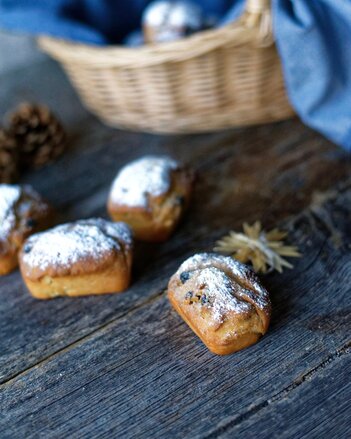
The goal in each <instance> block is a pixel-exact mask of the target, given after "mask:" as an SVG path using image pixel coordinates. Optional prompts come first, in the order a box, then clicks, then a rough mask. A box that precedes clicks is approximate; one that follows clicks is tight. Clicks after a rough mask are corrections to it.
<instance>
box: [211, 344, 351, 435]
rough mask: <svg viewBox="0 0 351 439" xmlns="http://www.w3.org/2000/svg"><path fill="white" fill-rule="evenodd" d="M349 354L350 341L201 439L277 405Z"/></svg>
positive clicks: (223, 431) (230, 427) (219, 432)
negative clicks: (270, 395) (268, 396)
mask: <svg viewBox="0 0 351 439" xmlns="http://www.w3.org/2000/svg"><path fill="white" fill-rule="evenodd" d="M350 353H351V340H350V341H348V342H347V343H345V344H344V345H343V346H342V347H341V348H339V349H337V350H336V351H334V352H333V353H331V354H330V355H328V357H327V358H325V359H324V360H323V361H322V362H321V363H319V364H318V365H317V366H315V367H314V368H312V369H310V370H309V371H308V372H306V373H304V374H303V375H301V376H300V377H299V378H297V379H296V380H294V381H293V382H292V383H291V384H290V385H289V386H287V387H285V388H284V389H282V390H280V391H279V392H277V393H276V394H275V395H273V396H272V397H271V398H268V399H266V400H264V401H262V402H260V403H258V404H255V405H254V406H251V407H249V408H247V410H245V411H243V412H242V413H240V414H239V415H237V416H235V417H234V418H233V419H232V420H231V421H229V422H227V423H226V424H225V425H222V426H221V427H219V428H217V429H215V430H213V431H212V432H211V433H209V434H208V435H206V436H203V437H202V439H215V438H218V437H219V436H220V435H221V434H224V433H226V432H227V431H228V430H230V429H232V428H234V427H236V426H238V425H240V424H241V423H242V422H244V421H246V420H248V419H249V418H251V417H253V416H255V415H256V414H257V413H259V412H260V411H261V410H263V409H265V408H266V407H268V406H269V405H271V404H274V403H277V402H279V401H281V400H282V399H284V398H286V397H287V396H288V395H289V394H290V393H291V392H293V391H294V390H295V389H297V388H298V387H300V386H301V385H302V384H303V383H305V382H306V381H309V380H311V379H313V378H314V377H315V376H316V375H318V374H319V373H320V372H321V371H323V370H324V369H325V368H327V367H328V366H330V365H331V364H332V363H333V362H334V361H336V360H337V359H338V358H340V357H342V356H344V355H348V354H350Z"/></svg>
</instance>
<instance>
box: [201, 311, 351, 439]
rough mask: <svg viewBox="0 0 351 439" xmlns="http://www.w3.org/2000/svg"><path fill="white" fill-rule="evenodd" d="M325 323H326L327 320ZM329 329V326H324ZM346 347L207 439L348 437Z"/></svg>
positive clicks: (350, 387) (350, 395)
mask: <svg viewBox="0 0 351 439" xmlns="http://www.w3.org/2000/svg"><path fill="white" fill-rule="evenodd" d="M328 320H329V319H328ZM326 325H327V326H329V322H328V321H327V322H326ZM350 353H351V350H350V346H347V347H345V348H344V349H342V350H341V351H339V352H337V354H335V357H336V358H334V357H333V356H331V358H328V359H327V360H325V361H324V362H323V363H322V364H321V365H320V366H319V367H317V368H316V369H314V370H312V371H310V372H309V373H308V374H307V375H306V376H304V377H303V379H301V378H300V379H299V381H297V382H296V383H294V384H293V385H290V386H289V387H288V388H287V389H284V390H283V391H281V392H279V393H278V394H277V395H275V396H274V398H270V399H269V400H268V401H266V403H265V404H264V407H262V406H260V407H255V408H254V409H253V408H251V410H250V412H248V413H246V417H245V419H243V417H242V418H241V419H238V417H237V418H236V419H235V418H234V419H232V420H231V422H229V421H228V424H227V425H226V426H222V427H220V428H217V429H215V430H214V431H213V432H212V433H210V434H208V435H207V436H206V439H210V438H212V437H213V438H232V437H235V438H240V437H243V438H244V437H245V438H247V437H253V436H254V435H256V434H257V431H258V429H259V431H260V437H261V438H263V439H264V438H267V439H268V438H272V439H275V438H277V439H278V438H279V439H280V438H294V439H295V438H302V437H308V438H309V439H322V438H335V439H337V438H340V439H341V438H346V437H350V436H351V423H350V410H351V407H350V406H351V403H350V401H351V383H350V379H349V377H350V372H351V359H350Z"/></svg>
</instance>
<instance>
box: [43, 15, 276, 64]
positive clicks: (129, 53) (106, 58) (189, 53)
mask: <svg viewBox="0 0 351 439" xmlns="http://www.w3.org/2000/svg"><path fill="white" fill-rule="evenodd" d="M246 18H247V13H245V12H244V14H243V15H242V16H241V17H240V18H239V19H238V20H236V21H235V22H233V23H229V24H227V25H225V26H223V27H220V28H214V29H208V30H205V31H202V32H198V33H197V34H194V35H191V36H189V37H187V38H184V39H180V40H177V41H171V42H166V43H159V44H152V45H151V44H150V45H143V46H140V47H126V46H122V45H111V46H98V45H93V44H86V43H80V42H75V41H70V40H65V39H61V38H56V37H51V36H46V35H45V36H40V37H38V39H37V41H38V45H39V47H40V48H41V49H42V50H43V51H44V52H47V53H48V54H50V55H51V56H52V57H54V58H55V59H57V60H59V61H61V62H63V63H67V62H69V61H70V62H74V63H80V64H85V65H90V66H94V67H95V68H101V69H104V68H110V67H114V66H116V67H121V66H126V67H127V66H133V67H140V66H148V65H155V64H159V63H165V62H179V61H186V60H187V59H191V58H194V57H196V56H201V55H204V54H206V53H209V52H212V51H214V50H217V49H224V48H235V47H240V46H245V45H247V44H251V45H252V46H254V47H269V46H272V45H273V44H274V36H273V32H272V31H271V32H270V33H269V34H268V35H265V37H264V38H262V36H260V34H259V32H258V26H257V23H254V24H253V23H250V22H249V21H248V20H246Z"/></svg>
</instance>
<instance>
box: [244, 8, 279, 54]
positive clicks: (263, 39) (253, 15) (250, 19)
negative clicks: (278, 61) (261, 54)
mask: <svg viewBox="0 0 351 439" xmlns="http://www.w3.org/2000/svg"><path fill="white" fill-rule="evenodd" d="M243 22H244V23H245V24H246V26H248V27H249V28H255V29H256V32H257V43H258V45H259V46H270V45H271V44H273V42H274V36H273V29H272V9H271V1H270V0H246V5H245V13H244V15H243Z"/></svg>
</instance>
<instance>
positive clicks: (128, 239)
mask: <svg viewBox="0 0 351 439" xmlns="http://www.w3.org/2000/svg"><path fill="white" fill-rule="evenodd" d="M132 244H133V243H132V233H131V230H130V228H129V227H128V226H127V225H126V224H124V223H111V222H109V221H105V220H103V219H101V218H94V219H88V220H81V221H77V222H74V223H68V224H63V225H60V226H57V227H55V228H53V229H50V230H47V231H46V232H42V233H38V234H36V235H32V236H31V237H30V238H29V239H28V240H27V241H26V242H25V244H24V245H23V247H22V250H21V252H20V255H19V261H20V268H21V273H22V277H23V280H24V282H25V284H26V285H27V287H28V289H29V291H30V292H31V293H32V295H33V296H34V297H37V298H38V299H51V298H53V297H56V296H84V295H90V294H102V293H117V292H120V291H123V290H125V289H126V288H128V286H129V283H130V274H131V265H132Z"/></svg>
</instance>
